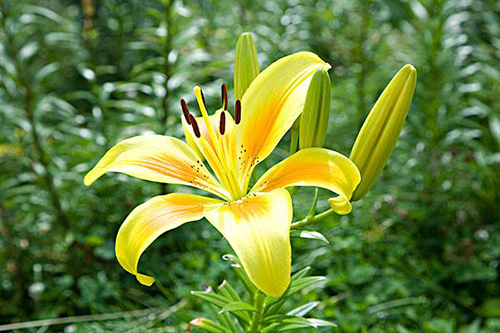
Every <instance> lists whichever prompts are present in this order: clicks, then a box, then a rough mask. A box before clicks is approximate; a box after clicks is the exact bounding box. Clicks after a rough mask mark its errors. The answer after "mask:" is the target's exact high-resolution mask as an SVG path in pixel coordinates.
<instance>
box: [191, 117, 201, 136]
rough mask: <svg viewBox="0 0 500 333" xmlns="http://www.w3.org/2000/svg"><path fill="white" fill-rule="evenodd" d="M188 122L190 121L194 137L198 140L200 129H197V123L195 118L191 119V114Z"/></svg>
mask: <svg viewBox="0 0 500 333" xmlns="http://www.w3.org/2000/svg"><path fill="white" fill-rule="evenodd" d="M189 120H190V121H191V126H192V127H193V132H194V135H196V137H197V138H200V137H201V133H200V128H199V127H198V123H197V122H196V118H195V117H193V115H192V114H189Z"/></svg>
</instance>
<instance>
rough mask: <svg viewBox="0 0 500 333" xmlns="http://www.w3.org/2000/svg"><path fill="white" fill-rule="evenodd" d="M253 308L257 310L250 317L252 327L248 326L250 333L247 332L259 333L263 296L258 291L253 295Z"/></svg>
mask: <svg viewBox="0 0 500 333" xmlns="http://www.w3.org/2000/svg"><path fill="white" fill-rule="evenodd" d="M254 298H255V302H254V305H255V308H256V309H257V310H258V311H257V312H254V314H253V317H252V325H251V326H250V331H249V332H259V325H260V321H261V319H262V310H263V306H264V298H265V296H264V294H263V293H261V292H260V291H257V292H256V293H255V297H254Z"/></svg>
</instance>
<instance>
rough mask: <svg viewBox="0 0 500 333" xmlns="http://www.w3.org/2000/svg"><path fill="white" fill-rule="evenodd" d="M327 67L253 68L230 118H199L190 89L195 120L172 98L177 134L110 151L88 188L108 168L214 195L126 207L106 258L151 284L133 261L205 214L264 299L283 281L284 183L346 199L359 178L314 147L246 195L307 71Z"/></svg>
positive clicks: (307, 57) (300, 100)
mask: <svg viewBox="0 0 500 333" xmlns="http://www.w3.org/2000/svg"><path fill="white" fill-rule="evenodd" d="M329 67H330V65H328V64H327V63H325V62H323V61H322V60H321V59H320V58H319V57H318V56H316V55H315V54H313V53H309V52H299V53H295V54H293V55H290V56H287V57H284V58H282V59H280V60H278V61H276V62H275V63H273V64H272V65H270V66H269V67H268V68H267V69H266V70H264V71H263V72H261V73H260V74H259V75H258V76H257V77H256V78H255V79H254V80H253V81H252V83H251V84H250V86H249V88H248V89H247V91H246V92H245V94H244V95H243V97H242V100H241V101H239V100H237V101H236V103H235V117H234V119H233V118H232V117H231V115H230V114H229V112H228V111H227V105H228V103H227V92H226V90H225V87H224V86H223V98H222V99H223V108H222V109H220V110H218V111H217V112H216V113H215V114H214V115H208V113H207V110H206V107H205V102H204V97H203V93H202V91H201V88H200V87H195V88H194V93H195V96H196V99H197V102H198V105H199V108H200V111H201V117H198V118H195V117H194V116H193V115H192V114H191V113H190V111H189V110H188V107H187V105H186V103H185V102H184V101H183V100H182V101H181V104H182V109H183V113H184V118H183V125H184V130H185V135H186V138H188V140H189V141H190V142H191V144H193V145H196V148H197V150H198V152H199V154H201V155H203V157H204V158H205V161H206V162H207V163H208V164H209V165H210V167H211V169H212V171H213V173H214V175H212V174H211V173H210V171H209V170H208V169H207V167H206V166H205V163H204V161H203V159H202V158H200V156H199V155H198V153H197V152H196V151H195V150H194V149H193V148H192V147H191V146H190V145H189V144H186V143H185V142H184V141H181V140H179V139H176V138H173V137H168V136H160V135H146V136H138V137H133V138H130V139H127V140H124V141H122V142H120V143H118V144H117V145H116V146H114V147H113V148H111V149H110V150H109V151H108V152H107V153H106V154H105V155H104V157H103V158H102V159H101V160H100V161H99V163H98V164H97V165H96V166H95V167H94V168H93V169H92V170H91V171H90V172H89V173H88V174H87V175H86V176H85V180H84V182H85V184H86V185H91V184H92V183H93V182H94V181H95V180H97V179H98V178H99V177H101V176H102V175H103V174H104V173H106V172H108V171H114V172H122V173H125V174H128V175H130V176H134V177H137V178H141V179H145V180H149V181H156V182H162V183H172V184H183V185H188V186H194V187H197V188H200V189H203V190H205V191H207V192H209V193H211V194H213V195H215V196H217V197H218V198H219V199H215V198H211V197H204V196H199V195H194V194H184V193H173V194H167V195H163V196H157V197H154V198H152V199H150V200H148V201H146V202H145V203H144V204H142V205H140V206H138V207H137V208H135V209H134V210H133V211H132V212H131V213H130V215H129V216H128V217H127V219H126V220H125V222H124V223H123V225H122V226H121V228H120V230H119V231H118V235H117V239H116V256H117V258H118V261H119V262H120V264H121V265H122V266H123V268H124V269H125V270H127V271H128V272H130V273H132V274H134V275H135V276H136V277H137V279H138V280H139V281H140V282H141V283H142V284H145V285H151V284H152V283H153V282H154V278H152V277H150V276H147V275H144V274H141V273H139V272H138V271H137V266H138V262H139V258H140V256H141V255H142V253H143V252H144V251H145V250H146V248H147V247H148V246H149V245H150V244H151V243H152V242H153V241H154V240H155V239H156V238H157V237H159V236H160V235H161V234H163V233H164V232H166V231H168V230H172V229H174V228H177V227H178V226H180V225H182V224H184V223H187V222H191V221H197V220H200V219H202V218H203V217H205V218H206V219H207V220H208V221H209V222H210V223H211V224H212V225H213V226H214V227H215V228H216V229H217V230H219V231H220V233H221V234H222V235H223V236H224V237H225V238H226V239H227V240H228V242H229V244H230V245H231V247H232V248H233V250H234V252H235V253H236V255H237V256H238V257H239V259H240V261H241V263H242V266H243V268H244V269H245V271H246V272H247V273H248V276H249V277H250V279H251V280H252V282H253V283H254V284H255V285H256V286H257V287H258V288H259V289H260V290H262V291H263V292H265V293H266V294H268V295H271V296H280V295H282V294H283V293H284V292H285V290H286V289H287V287H288V285H289V283H290V269H291V247H290V235H289V231H290V225H291V222H292V214H293V209H292V200H291V197H290V194H289V193H288V191H286V190H285V189H284V187H287V186H316V187H322V188H325V189H328V190H331V191H333V192H336V193H337V194H338V195H339V196H340V197H342V198H344V200H349V199H350V198H351V196H352V193H353V191H354V190H355V188H356V186H357V185H358V183H359V182H360V174H359V171H358V169H357V168H356V166H355V164H354V163H353V162H351V161H350V160H349V159H348V158H347V157H345V156H343V155H341V154H339V153H336V152H334V151H331V150H327V149H324V148H307V149H303V150H300V151H299V152H297V153H296V154H294V155H292V156H290V157H288V158H286V159H285V160H283V161H281V162H280V163H278V164H277V165H275V166H274V167H272V168H271V169H269V170H268V171H267V172H265V173H264V175H263V176H262V177H261V178H260V179H259V180H258V181H257V182H256V183H255V185H254V186H253V187H252V188H251V189H250V190H249V189H248V188H249V181H250V177H251V174H252V172H253V170H254V168H255V166H256V165H257V164H258V163H260V162H261V161H262V160H264V159H265V158H266V157H267V156H268V155H269V154H270V153H271V152H272V150H273V149H274V148H275V147H276V145H277V144H278V142H279V141H280V139H281V138H282V137H283V135H285V133H286V132H287V131H288V130H289V129H290V127H291V126H292V124H293V123H294V121H295V120H296V119H297V118H298V117H299V115H300V113H301V112H302V109H303V105H304V101H305V96H306V92H307V89H308V86H309V82H310V79H311V76H312V74H313V73H314V72H315V71H316V70H317V69H321V68H322V69H325V70H326V69H328V68H329Z"/></svg>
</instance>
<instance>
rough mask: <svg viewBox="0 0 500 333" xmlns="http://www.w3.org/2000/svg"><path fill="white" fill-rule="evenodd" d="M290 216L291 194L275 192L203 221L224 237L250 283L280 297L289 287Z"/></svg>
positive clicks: (253, 196)
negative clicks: (207, 222) (207, 221)
mask: <svg viewBox="0 0 500 333" xmlns="http://www.w3.org/2000/svg"><path fill="white" fill-rule="evenodd" d="M292 214H293V212H292V201H291V198H290V194H288V191H286V190H283V189H278V190H275V191H272V192H269V193H254V194H251V195H250V196H248V197H245V198H243V199H241V200H238V201H233V202H229V203H227V204H224V205H222V206H220V207H218V208H216V209H213V210H211V211H207V212H206V215H205V217H206V218H207V219H208V220H209V221H210V223H212V225H213V226H214V227H215V228H217V230H219V231H220V233H221V234H222V235H224V237H226V239H227V240H228V242H229V244H231V247H232V248H233V250H234V252H236V255H237V256H238V258H239V259H240V261H241V263H242V265H243V268H244V269H245V271H246V272H247V274H248V276H249V277H250V279H251V280H252V282H253V283H254V284H255V285H256V286H257V287H258V288H259V289H260V290H262V291H263V292H265V293H266V294H268V295H270V296H280V295H282V294H283V293H284V292H285V290H286V289H287V287H288V285H289V284H290V270H291V247H290V224H291V221H292Z"/></svg>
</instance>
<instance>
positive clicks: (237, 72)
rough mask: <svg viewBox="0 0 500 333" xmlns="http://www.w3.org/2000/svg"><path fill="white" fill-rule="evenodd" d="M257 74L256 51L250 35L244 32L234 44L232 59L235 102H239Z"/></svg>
mask: <svg viewBox="0 0 500 333" xmlns="http://www.w3.org/2000/svg"><path fill="white" fill-rule="evenodd" d="M259 72H260V70H259V63H258V61H257V49H256V47H255V43H254V41H253V38H252V34H251V33H249V32H244V33H242V34H241V35H240V38H239V39H238V43H237V44H236V55H235V57H234V94H235V98H236V99H237V100H241V98H242V97H243V94H244V93H245V91H246V90H247V88H248V86H250V83H252V81H253V79H255V77H256V76H257V75H258V74H259Z"/></svg>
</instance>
